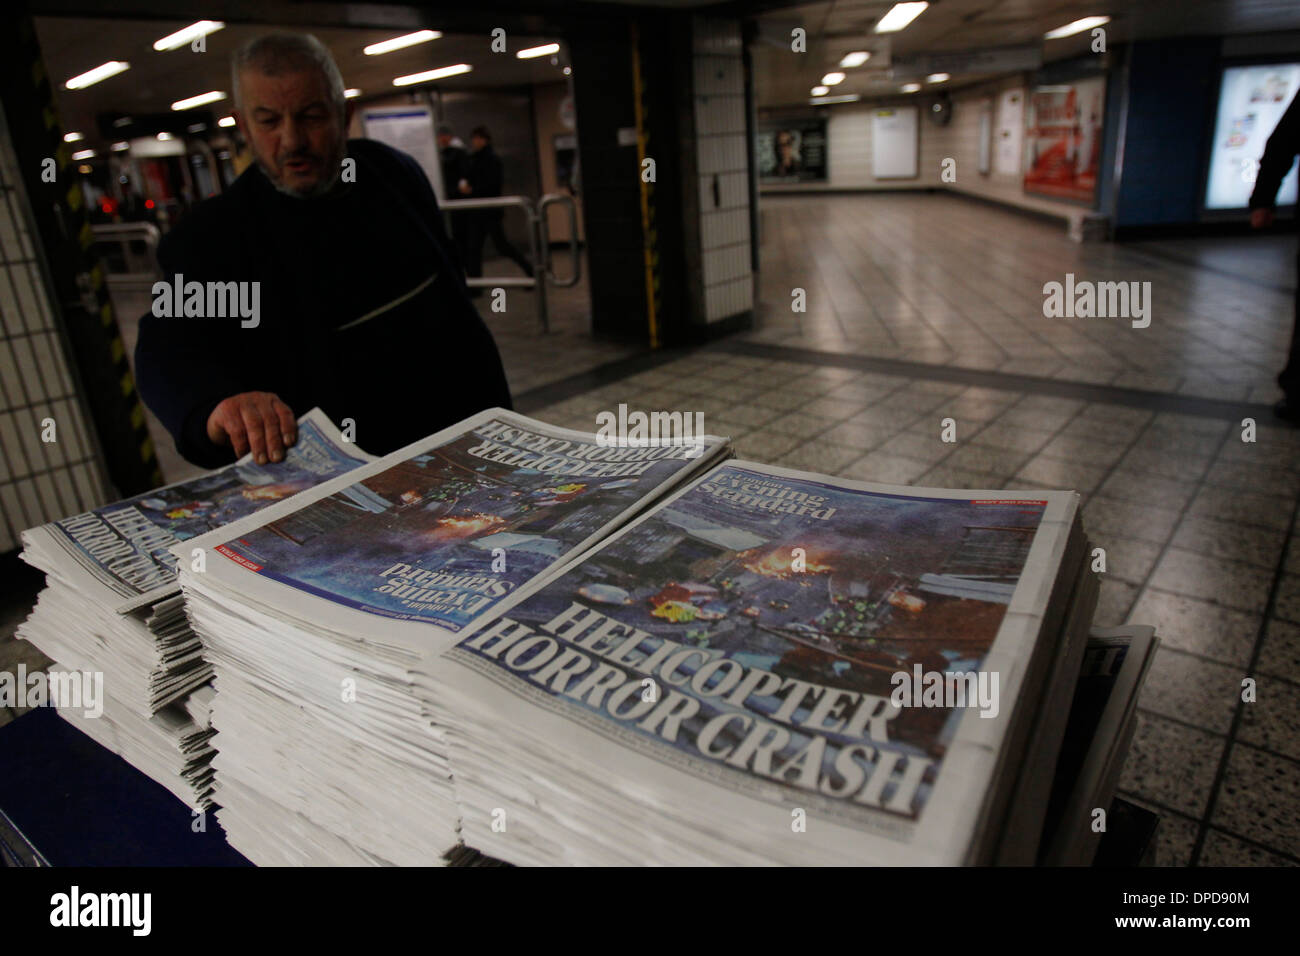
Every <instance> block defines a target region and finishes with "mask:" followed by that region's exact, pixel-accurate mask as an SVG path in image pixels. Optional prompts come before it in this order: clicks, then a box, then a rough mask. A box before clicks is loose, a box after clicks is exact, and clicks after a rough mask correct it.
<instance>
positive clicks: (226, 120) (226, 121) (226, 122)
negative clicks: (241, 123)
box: [217, 116, 235, 129]
mask: <svg viewBox="0 0 1300 956" xmlns="http://www.w3.org/2000/svg"><path fill="white" fill-rule="evenodd" d="M217 125H218V126H223V127H225V128H227V129H229V128H230V127H231V126H234V125H235V118H234V117H233V116H223V117H221V119H219V120H217Z"/></svg>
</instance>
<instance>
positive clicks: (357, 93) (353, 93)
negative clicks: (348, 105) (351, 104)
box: [343, 90, 361, 100]
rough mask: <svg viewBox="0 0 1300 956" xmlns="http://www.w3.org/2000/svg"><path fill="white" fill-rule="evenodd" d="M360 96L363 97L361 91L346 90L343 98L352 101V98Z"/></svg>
mask: <svg viewBox="0 0 1300 956" xmlns="http://www.w3.org/2000/svg"><path fill="white" fill-rule="evenodd" d="M360 95H361V91H360V90H344V91H343V98H344V99H345V100H350V99H352V97H354V96H360Z"/></svg>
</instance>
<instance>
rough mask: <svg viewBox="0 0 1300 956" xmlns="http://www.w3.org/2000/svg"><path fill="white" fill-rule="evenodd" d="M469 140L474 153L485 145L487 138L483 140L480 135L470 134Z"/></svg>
mask: <svg viewBox="0 0 1300 956" xmlns="http://www.w3.org/2000/svg"><path fill="white" fill-rule="evenodd" d="M469 141H470V145H472V146H473V147H474V152H476V153H477V152H478V151H479V150H480V149H482V148H483V147H484V146H486V145H487V140H485V139H484V138H483V137H482V136H471V137H470V138H469Z"/></svg>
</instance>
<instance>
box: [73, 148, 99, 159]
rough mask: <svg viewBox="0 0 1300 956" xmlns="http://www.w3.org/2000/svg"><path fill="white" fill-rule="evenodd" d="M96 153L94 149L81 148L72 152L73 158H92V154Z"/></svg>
mask: <svg viewBox="0 0 1300 956" xmlns="http://www.w3.org/2000/svg"><path fill="white" fill-rule="evenodd" d="M94 155H95V151H94V150H93V149H79V150H77V151H76V152H75V153H73V154H72V158H73V159H90V158H91V157H92V156H94Z"/></svg>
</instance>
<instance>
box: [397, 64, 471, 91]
mask: <svg viewBox="0 0 1300 956" xmlns="http://www.w3.org/2000/svg"><path fill="white" fill-rule="evenodd" d="M472 69H474V67H472V66H470V65H469V64H468V63H457V64H456V65H455V66H440V67H438V69H436V70H425V71H424V72H423V73H411V74H410V75H408V76H399V77H397V78H395V79H394V80H393V86H410V85H411V84H412V83H427V82H428V81H429V80H440V79H442V78H443V77H444V76H456V75H457V74H459V73H468V72H469V71H470V70H472Z"/></svg>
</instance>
